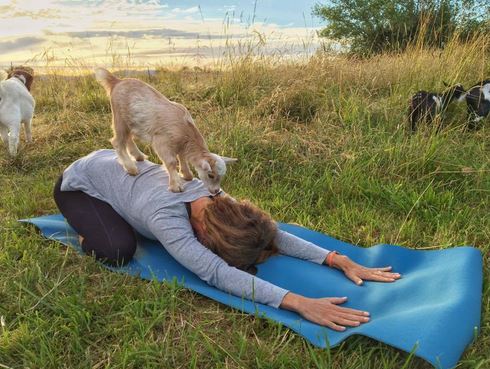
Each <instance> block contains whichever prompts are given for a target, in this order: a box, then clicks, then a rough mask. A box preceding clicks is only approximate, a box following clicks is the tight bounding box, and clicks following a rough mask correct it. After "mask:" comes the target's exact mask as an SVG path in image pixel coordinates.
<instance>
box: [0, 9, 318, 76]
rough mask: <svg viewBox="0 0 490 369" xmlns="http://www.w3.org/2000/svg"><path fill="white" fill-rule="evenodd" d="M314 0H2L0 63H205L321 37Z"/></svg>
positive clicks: (308, 48) (299, 47)
mask: <svg viewBox="0 0 490 369" xmlns="http://www.w3.org/2000/svg"><path fill="white" fill-rule="evenodd" d="M317 2H318V1H314V0H304V1H300V0H296V1H295V0H282V1H281V0H245V1H233V0H225V1H222V0H215V1H212V0H200V1H193V0H125V1H124V0H123V1H116V0H98V1H77V0H74V1H64V0H0V66H7V65H10V64H11V63H13V64H20V63H28V64H30V65H38V66H66V67H69V66H72V65H81V64H83V65H85V66H88V67H92V66H95V65H101V64H104V65H108V64H109V66H110V64H113V65H121V64H123V65H127V66H128V67H130V66H154V65H157V64H158V65H172V64H174V65H180V64H186V65H198V66H199V65H207V64H209V63H212V62H215V61H217V60H219V59H220V58H222V57H223V55H230V54H231V55H237V54H243V53H246V52H250V51H251V50H252V51H253V52H254V53H258V54H281V55H292V56H294V55H302V54H307V53H311V52H313V51H314V49H315V47H316V46H317V45H318V39H317V37H316V30H317V29H319V27H320V26H321V24H320V20H319V19H318V18H315V17H314V16H312V15H311V9H312V7H313V5H314V4H315V3H317Z"/></svg>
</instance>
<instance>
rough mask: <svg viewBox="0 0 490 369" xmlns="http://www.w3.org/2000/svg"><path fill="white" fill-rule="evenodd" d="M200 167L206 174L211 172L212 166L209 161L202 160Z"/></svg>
mask: <svg viewBox="0 0 490 369" xmlns="http://www.w3.org/2000/svg"><path fill="white" fill-rule="evenodd" d="M199 166H200V167H201V169H202V170H203V171H205V172H211V165H209V163H208V161H207V160H204V159H203V160H201V161H200V163H199Z"/></svg>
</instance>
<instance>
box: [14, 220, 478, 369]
mask: <svg viewBox="0 0 490 369" xmlns="http://www.w3.org/2000/svg"><path fill="white" fill-rule="evenodd" d="M23 221H24V222H28V223H32V224H34V225H36V226H37V227H39V228H40V229H41V231H42V233H43V235H44V236H45V237H47V238H50V239H53V240H57V241H60V242H61V243H63V244H65V245H70V246H73V247H74V248H76V249H77V250H78V251H80V247H79V244H78V238H77V235H76V233H75V232H74V231H73V229H72V228H71V227H70V226H69V225H67V223H66V221H65V220H64V218H63V217H62V216H61V215H51V216H44V217H40V218H33V219H28V220H23ZM280 228H281V229H283V230H285V231H287V232H290V233H292V234H295V235H296V236H298V237H301V238H303V239H305V240H308V241H310V242H313V243H315V244H317V245H319V246H321V247H325V248H327V249H330V250H337V251H339V252H340V253H342V254H345V255H348V256H349V257H350V258H351V259H353V260H354V261H356V262H358V263H360V264H363V265H365V266H371V267H375V266H385V265H392V266H393V268H394V270H395V271H397V272H400V273H401V274H402V275H403V278H402V279H400V280H399V281H397V282H395V283H388V284H384V283H375V282H365V283H364V285H363V286H356V285H355V284H354V283H352V282H351V281H349V280H348V279H347V278H346V277H345V276H344V275H343V274H342V273H341V272H339V271H338V270H334V269H330V268H327V267H325V266H321V265H317V264H313V263H310V262H306V261H304V260H299V259H295V258H291V257H288V256H283V255H279V256H274V257H272V258H270V259H269V260H268V261H266V262H265V263H263V264H260V265H259V266H258V274H257V276H258V277H260V278H263V279H265V280H268V281H270V282H272V283H274V284H276V285H278V286H281V287H283V288H286V289H289V290H290V291H293V292H295V293H299V294H302V295H304V296H309V297H341V296H348V298H349V300H348V302H347V303H346V304H344V305H343V306H346V307H352V308H357V309H362V310H367V311H369V312H370V313H371V321H370V322H369V323H367V324H363V325H361V326H359V327H356V328H348V329H347V330H346V331H344V332H335V331H333V330H330V329H327V328H324V327H321V326H319V325H317V324H313V323H311V322H308V321H306V320H304V319H302V318H301V317H300V316H299V315H298V314H296V313H293V312H290V311H286V310H282V309H275V308H272V307H270V306H266V305H262V304H258V303H253V302H251V301H248V300H244V299H241V298H238V297H235V296H231V295H229V294H227V293H225V292H223V291H220V290H218V289H216V288H214V287H211V286H209V285H208V284H206V283H205V282H203V281H202V280H200V279H199V278H198V277H197V276H196V275H194V274H193V273H191V272H189V271H188V270H187V269H185V268H184V267H182V266H181V265H180V264H179V263H177V262H176V261H175V260H174V259H173V258H172V257H171V256H170V255H169V254H168V253H167V252H166V251H165V249H164V248H163V246H162V245H161V244H159V243H158V242H156V241H150V240H148V239H145V238H143V237H139V239H138V248H137V251H136V254H135V256H134V258H133V259H132V260H131V262H130V263H129V264H128V265H127V266H125V267H121V268H112V267H107V268H108V269H110V270H112V271H115V272H119V273H127V274H131V275H136V276H139V277H140V278H143V279H150V280H152V279H155V278H157V279H158V280H160V281H164V280H171V279H173V278H177V280H178V281H181V282H182V283H183V284H184V286H185V287H187V288H189V289H191V290H193V291H196V292H198V293H200V294H202V295H204V296H207V297H209V298H211V299H213V300H216V301H219V302H221V303H223V304H226V305H229V306H232V307H234V308H237V309H240V310H242V311H245V312H248V313H251V314H257V313H258V314H259V315H262V314H263V315H266V316H267V317H268V318H270V319H273V320H275V321H277V322H280V323H282V324H284V325H285V326H287V327H289V328H291V329H292V330H293V331H295V332H297V333H298V334H300V335H301V336H303V337H304V338H306V339H307V340H308V341H310V342H311V343H312V344H313V345H315V346H319V347H333V346H335V345H338V344H339V343H340V342H342V341H343V340H344V339H346V338H347V337H349V336H351V335H354V334H360V335H364V336H368V337H371V338H374V339H376V340H378V341H381V342H384V343H386V344H388V345H391V346H394V347H396V348H399V349H401V350H404V351H407V352H412V353H414V354H415V355H416V356H419V357H421V358H423V359H425V360H427V361H429V362H430V363H431V364H433V365H434V366H435V367H436V368H441V369H446V368H452V367H454V366H455V365H456V364H457V362H458V360H459V358H460V356H461V354H462V353H463V351H464V349H465V348H466V347H467V346H468V345H469V344H470V343H471V342H472V341H473V339H475V338H476V336H477V334H478V331H479V327H480V308H481V291H482V257H481V253H480V251H479V250H478V249H475V248H472V247H455V248H450V249H445V250H437V251H432V250H431V251H417V250H410V249H407V248H404V247H400V246H391V245H377V246H373V247H370V248H362V247H357V246H353V245H350V244H348V243H345V242H342V241H338V240H336V239H334V238H332V237H329V236H326V235H324V234H321V233H318V232H314V231H311V230H308V229H305V228H302V227H299V226H294V225H288V224H280Z"/></svg>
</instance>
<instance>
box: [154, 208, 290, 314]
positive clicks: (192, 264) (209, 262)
mask: <svg viewBox="0 0 490 369" xmlns="http://www.w3.org/2000/svg"><path fill="white" fill-rule="evenodd" d="M148 228H149V230H150V231H151V232H152V234H153V235H154V236H155V237H156V238H157V239H158V240H159V241H160V242H161V243H162V245H163V246H164V247H165V249H166V250H167V251H168V252H169V253H170V255H172V256H173V257H174V258H175V260H177V261H178V262H179V263H180V264H182V265H183V266H184V267H185V268H187V269H189V270H190V271H191V272H193V273H195V274H196V275H197V276H198V277H199V278H200V279H202V280H204V281H206V282H207V283H208V284H210V285H212V286H214V287H216V288H219V289H220V290H222V291H225V292H228V293H231V294H232V295H235V296H238V297H243V298H246V299H248V300H253V301H256V302H259V303H262V304H266V305H270V306H273V307H276V308H277V307H279V305H280V304H281V302H282V300H283V298H284V296H285V295H286V294H287V293H288V291H287V290H285V289H283V288H280V287H278V286H275V285H274V284H272V283H269V282H267V281H264V280H262V279H260V278H257V277H254V276H253V275H251V274H249V273H247V272H244V271H241V270H239V269H237V268H235V267H231V266H229V265H228V264H227V263H226V262H225V261H224V260H223V259H221V258H220V257H219V256H218V255H216V254H214V253H213V252H212V251H211V250H209V249H208V248H206V247H205V246H203V245H202V244H201V243H200V242H199V241H198V240H197V239H196V237H195V236H194V232H193V230H192V227H191V225H190V223H189V220H188V219H185V218H184V217H181V216H164V215H161V214H158V213H157V214H155V215H154V216H153V217H152V219H149V222H148Z"/></svg>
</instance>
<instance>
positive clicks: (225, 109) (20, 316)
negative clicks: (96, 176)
mask: <svg viewBox="0 0 490 369" xmlns="http://www.w3.org/2000/svg"><path fill="white" fill-rule="evenodd" d="M489 43H490V39H489V38H488V37H480V38H477V39H475V40H473V41H472V42H470V43H467V44H461V43H458V42H456V41H453V42H452V43H451V44H449V45H447V47H446V48H445V50H444V51H439V50H427V49H424V48H421V47H417V46H414V47H412V48H410V49H409V50H407V51H406V52H404V53H403V54H395V55H380V56H377V57H373V58H370V59H356V58H349V57H346V56H329V55H322V54H318V55H314V56H312V57H311V58H310V59H309V60H307V61H305V62H301V63H299V62H295V61H293V60H281V59H280V58H278V57H272V58H268V57H260V56H259V57H254V56H253V55H248V56H245V57H242V58H235V59H230V63H229V64H227V65H226V67H225V66H223V67H222V68H219V69H213V68H210V69H200V68H196V69H189V68H183V69H181V70H168V69H164V68H160V69H159V70H158V73H156V74H155V75H152V76H150V75H149V74H147V73H141V75H140V76H139V77H140V78H142V79H144V80H146V81H149V82H151V83H152V85H154V86H155V87H156V88H157V89H159V90H160V91H162V92H163V93H164V94H166V95H167V96H168V97H170V98H172V99H175V100H177V101H179V102H181V103H183V104H185V105H186V106H187V107H188V108H189V110H190V111H191V113H192V115H193V116H194V118H195V121H196V122H197V125H198V126H199V129H200V130H201V132H202V133H203V134H204V136H205V137H206V139H207V141H208V143H209V146H210V148H211V149H212V150H213V151H216V152H218V153H222V154H225V155H229V156H236V157H238V158H240V162H239V163H238V164H237V165H236V166H233V167H230V173H229V175H228V177H227V178H226V180H225V183H224V188H225V189H226V190H227V191H228V192H229V193H230V194H232V195H234V196H235V197H237V198H244V197H246V198H249V199H251V200H252V201H253V202H255V203H257V204H258V205H259V206H261V207H263V208H264V209H266V210H267V211H269V212H270V213H271V214H272V215H273V217H274V218H275V219H278V220H281V221H286V222H295V223H300V224H302V225H304V226H306V227H309V228H313V229H316V230H319V231H322V232H326V233H328V234H330V235H332V236H334V237H337V238H340V239H342V240H345V241H348V242H352V243H355V244H359V245H363V246H370V245H373V244H376V243H395V244H401V245H405V246H408V247H411V248H419V249H426V248H446V247H451V246H456V245H463V244H464V245H474V246H475V247H478V248H479V249H480V250H481V251H482V252H483V254H484V273H485V276H488V272H489V268H488V265H489V258H488V252H489V247H490V246H489V243H490V242H489V241H490V231H489V230H490V217H489V216H488V212H489V208H490V207H489V195H490V175H489V172H490V162H489V157H490V152H489V145H488V143H489V142H490V141H489V139H490V136H489V128H490V127H489V126H488V124H489V123H488V120H487V122H486V123H485V124H486V127H485V128H484V129H482V130H479V131H477V132H465V131H464V123H465V120H466V113H465V108H464V107H463V106H458V105H455V106H453V107H452V108H451V109H450V111H449V113H448V114H447V126H446V127H445V128H444V129H443V130H442V132H441V133H440V134H435V133H434V131H433V129H431V127H423V128H422V129H421V130H420V132H418V133H417V134H416V135H413V136H410V135H409V134H408V133H407V130H406V110H407V100H408V97H409V96H410V95H411V94H412V93H414V92H415V91H416V90H418V89H422V88H423V89H426V90H441V89H443V84H442V81H443V80H444V81H446V82H448V83H453V82H461V83H463V84H464V85H465V86H469V85H470V84H472V83H474V82H477V81H478V80H481V79H483V78H485V77H487V78H488V76H489V74H490V63H489V61H488V60H489V59H488V46H489ZM79 67H80V70H81V71H82V70H84V67H83V65H80V66H79ZM33 94H34V96H35V97H36V100H37V108H36V109H37V110H36V117H35V119H34V139H35V142H34V143H33V144H31V145H26V144H25V143H24V142H22V145H21V152H20V155H19V156H18V157H17V158H15V159H9V158H8V157H7V154H6V150H5V148H3V149H2V152H1V154H0V181H1V184H0V189H1V190H0V204H1V206H0V220H1V222H0V247H1V249H0V316H2V317H3V320H2V321H4V323H2V324H1V326H0V364H1V365H0V366H2V367H9V368H25V367H29V368H143V367H144V368H153V367H155V368H157V367H158V368H162V367H164V368H167V367H168V368H184V367H185V368H189V367H190V368H363V369H369V368H373V369H374V368H376V369H378V368H402V367H403V368H412V369H415V368H417V369H419V368H429V367H430V366H429V365H428V364H427V363H425V362H423V361H422V360H420V359H417V358H414V357H412V356H409V355H408V354H406V353H403V352H400V351H397V350H396V349H393V348H390V347H388V346H386V345H384V344H381V343H378V342H375V341H373V340H370V339H368V338H364V337H352V338H349V339H348V340H347V341H346V342H344V343H342V344H341V345H340V346H339V347H338V348H335V349H332V350H320V349H316V348H313V347H312V346H310V345H309V344H307V343H306V342H305V341H304V340H303V339H302V338H300V337H298V336H297V335H295V334H293V333H291V332H290V331H289V330H287V329H285V328H282V327H280V326H278V325H277V324H275V323H272V322H268V321H265V320H262V319H258V318H254V317H251V316H248V315H244V314H242V313H240V312H237V311H235V310H232V309H229V308H227V307H225V306H222V305H220V304H217V303H215V302H212V301H209V300H207V299H205V298H203V297H201V296H199V295H197V294H194V293H192V292H189V291H187V290H185V289H182V288H181V287H180V286H179V285H178V284H177V283H175V282H172V283H164V284H161V283H157V282H144V281H141V280H139V279H137V278H130V277H127V276H124V275H117V274H114V273H109V272H107V271H106V270H104V269H103V268H101V267H100V266H99V265H98V264H97V263H95V262H94V261H93V260H92V259H90V258H88V257H80V256H79V255H76V254H75V253H74V252H73V251H72V250H70V249H66V248H63V247H60V246H59V245H58V244H55V243H53V242H50V241H46V240H44V239H43V238H42V237H40V236H39V235H38V234H37V232H36V231H35V230H33V229H31V228H28V227H25V226H22V225H19V224H18V223H17V219H19V218H25V217H29V216H36V215H42V214H50V213H54V212H56V207H55V204H54V202H53V200H52V198H51V190H52V186H53V183H54V181H55V179H56V178H57V176H58V175H59V174H60V173H61V171H62V170H63V169H64V168H65V167H66V166H67V165H69V164H70V163H71V162H72V161H74V160H76V159H77V158H79V157H80V156H82V155H85V154H87V153H89V152H91V151H92V150H94V149H98V148H101V147H110V144H109V142H108V139H109V138H110V136H111V132H110V108H109V105H108V101H107V98H106V97H105V93H104V91H103V90H102V88H100V86H98V85H97V84H96V82H95V81H94V79H93V77H92V76H90V75H86V74H80V76H72V77H69V78H68V77H65V76H63V75H62V73H61V72H60V71H53V72H52V73H51V74H48V75H44V76H40V77H39V78H38V79H37V80H36V82H35V85H34V91H33ZM145 151H146V152H147V153H150V150H149V149H148V148H146V149H145ZM151 159H153V160H157V158H155V156H154V155H152V156H151ZM475 272H477V271H475ZM489 299H490V291H489V284H488V278H485V284H484V294H483V310H482V311H483V314H482V329H481V333H480V335H479V337H478V338H477V340H476V342H475V343H474V344H473V345H472V346H471V347H470V348H469V349H468V350H467V352H466V353H465V355H464V356H463V358H462V360H461V363H460V365H459V366H458V368H465V369H466V368H480V369H483V368H487V367H490V359H489V356H488V352H489V351H488V350H489V347H490V321H489V317H490V314H489V312H490V300H489ZM387 303H388V302H387Z"/></svg>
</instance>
